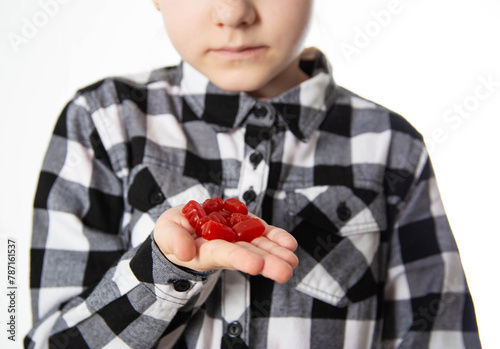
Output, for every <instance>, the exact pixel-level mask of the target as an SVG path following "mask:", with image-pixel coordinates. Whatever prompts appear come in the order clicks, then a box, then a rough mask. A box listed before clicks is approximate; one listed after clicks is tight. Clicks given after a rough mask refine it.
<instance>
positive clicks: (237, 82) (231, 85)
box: [211, 76, 267, 93]
mask: <svg viewBox="0 0 500 349" xmlns="http://www.w3.org/2000/svg"><path fill="white" fill-rule="evenodd" d="M211 81H212V83H213V84H214V85H216V86H217V87H219V88H221V89H223V90H226V91H229V92H247V93H251V92H252V91H256V90H259V89H261V88H262V87H263V86H265V84H266V82H267V81H261V80H259V79H256V78H255V76H250V77H249V76H231V77H225V78H220V76H219V78H216V79H211Z"/></svg>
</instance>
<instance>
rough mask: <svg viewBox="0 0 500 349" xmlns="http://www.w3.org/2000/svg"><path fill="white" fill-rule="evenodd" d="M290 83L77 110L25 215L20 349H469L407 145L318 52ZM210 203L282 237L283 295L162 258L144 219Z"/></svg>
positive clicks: (436, 228) (468, 326) (445, 235)
mask: <svg viewBox="0 0 500 349" xmlns="http://www.w3.org/2000/svg"><path fill="white" fill-rule="evenodd" d="M301 67H302V69H303V70H304V71H305V72H307V73H308V74H309V75H310V76H311V78H310V79H309V80H307V81H305V82H303V83H302V84H300V85H299V86H296V87H294V88H292V89H291V90H289V91H287V92H285V93H283V94H282V95H280V96H278V97H276V98H272V99H268V100H257V99H254V98H252V97H250V96H249V95H247V94H245V93H230V92H226V91H222V90H221V89H219V88H217V87H216V86H214V85H213V84H212V83H210V82H209V81H208V80H207V78H206V77H204V76H203V75H201V74H200V73H199V72H197V71H195V70H194V69H193V68H192V67H191V66H189V65H188V64H186V63H182V64H180V65H179V66H175V67H170V68H165V69H159V70H156V71H154V72H152V73H150V74H148V75H147V76H145V77H143V78H140V77H137V76H135V77H132V78H109V79H104V80H103V81H100V82H98V83H96V84H94V85H92V86H89V87H87V88H85V89H83V90H80V91H79V92H78V93H77V94H76V96H75V98H74V99H73V100H72V101H71V102H70V103H69V104H68V105H67V106H66V108H65V109H64V111H63V112H62V115H61V117H60V119H59V121H58V122H57V125H56V127H55V130H54V135H53V137H52V139H51V141H50V145H49V148H48V152H47V155H46V158H45V161H44V164H43V169H42V172H41V175H40V180H39V186H38V190H37V194H36V198H35V210H34V231H33V239H32V250H31V288H32V303H33V317H34V321H35V324H34V327H33V329H32V331H31V332H30V333H29V334H28V336H27V337H26V339H25V346H26V347H28V348H46V347H49V348H134V349H139V348H155V347H158V348H172V347H175V348H246V347H248V348H273V349H274V348H287V349H288V348H345V349H364V348H366V349H368V348H419V349H423V348H439V349H442V348H453V349H460V348H479V347H480V343H479V338H478V333H477V327H476V319H475V314H474V307H473V303H472V300H471V296H470V294H469V291H468V287H467V283H466V279H465V277H464V274H463V270H462V266H461V262H460V257H459V254H458V251H457V246H456V244H455V241H454V239H453V236H452V233H451V231H450V228H449V225H448V222H447V218H446V215H445V211H444V209H443V206H442V203H441V200H440V196H439V193H438V189H437V186H436V180H435V177H434V173H433V170H432V167H431V164H430V161H429V158H428V156H427V153H426V149H425V147H424V143H423V141H422V137H421V136H420V134H419V133H418V132H416V131H415V130H414V129H413V128H412V127H411V126H410V125H409V124H408V123H407V122H406V121H405V120H404V119H403V118H402V117H400V116H398V115H396V114H394V113H393V112H391V111H389V110H387V109H385V108H383V107H381V106H379V105H376V104H374V103H372V102H370V101H367V100H365V99H363V98H360V97H359V96H357V95H355V94H353V93H351V92H349V91H347V90H345V89H343V88H342V87H340V86H337V85H335V83H334V81H333V79H332V76H331V73H330V69H329V65H328V62H327V61H326V59H325V57H324V56H323V55H322V53H321V52H317V53H316V58H315V59H313V60H308V61H307V60H303V61H302V62H301ZM214 196H221V197H222V198H228V197H238V198H240V199H241V200H244V201H246V202H247V203H248V206H249V209H250V211H252V212H254V213H256V214H258V215H260V216H261V217H262V218H264V219H265V220H266V221H267V222H268V223H270V224H273V225H276V226H279V227H282V228H284V229H286V230H287V231H289V232H290V233H291V234H293V235H294V236H295V238H296V239H297V241H298V242H299V248H298V250H297V251H296V253H297V255H298V258H299V260H300V265H299V266H298V268H297V269H296V270H295V272H294V275H293V276H292V278H291V279H290V280H289V281H288V282H287V283H285V284H278V283H275V282H273V281H271V280H269V279H266V278H264V277H261V276H249V275H245V274H243V273H240V272H236V271H218V272H213V273H194V272H193V271H190V270H186V269H180V268H178V267H176V266H175V265H172V264H171V263H170V262H169V261H168V260H166V259H165V258H164V256H163V255H162V254H161V252H160V251H159V249H158V247H157V246H156V245H155V243H154V241H152V235H151V232H152V229H153V227H154V224H155V221H156V219H157V218H158V217H159V215H160V214H161V213H162V212H164V211H165V210H167V209H168V208H170V207H172V206H176V205H179V204H183V203H186V202H187V201H188V200H191V199H194V200H198V201H203V200H204V199H206V198H209V197H214Z"/></svg>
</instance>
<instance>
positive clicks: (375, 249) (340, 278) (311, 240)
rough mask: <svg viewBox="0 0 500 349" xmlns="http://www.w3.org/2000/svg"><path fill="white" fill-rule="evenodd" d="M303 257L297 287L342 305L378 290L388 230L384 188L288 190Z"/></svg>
mask: <svg viewBox="0 0 500 349" xmlns="http://www.w3.org/2000/svg"><path fill="white" fill-rule="evenodd" d="M287 201H288V207H289V209H290V212H289V214H290V215H291V216H292V217H293V218H294V221H295V224H294V227H293V229H292V230H291V233H292V234H293V235H294V236H295V237H296V239H297V241H298V243H299V247H298V249H297V252H296V253H297V255H298V258H299V261H300V264H299V266H298V267H297V269H296V270H295V271H294V275H293V277H292V279H291V280H290V282H291V283H292V285H293V287H295V289H296V290H298V291H300V292H302V293H305V294H307V295H309V296H311V297H314V298H317V299H320V300H322V301H324V302H326V303H329V304H331V305H334V306H337V307H339V306H340V307H341V306H345V305H347V304H349V303H350V302H357V301H361V300H364V299H367V298H370V297H372V296H374V295H376V292H377V285H378V283H379V280H378V272H377V267H378V263H377V254H378V253H379V247H380V233H381V231H383V230H385V229H386V219H385V206H384V200H383V195H382V194H381V190H379V189H378V188H377V187H372V188H350V187H347V186H321V187H309V188H302V189H296V190H294V191H293V192H291V193H287Z"/></svg>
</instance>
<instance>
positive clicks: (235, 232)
mask: <svg viewBox="0 0 500 349" xmlns="http://www.w3.org/2000/svg"><path fill="white" fill-rule="evenodd" d="M182 213H183V214H184V216H185V217H186V218H187V219H188V220H189V224H191V226H192V227H194V228H195V230H196V235H197V236H198V237H202V238H204V239H207V240H214V239H223V240H226V241H229V242H235V241H246V242H251V241H252V240H253V239H255V238H257V237H259V236H261V235H262V234H263V233H264V231H265V230H266V227H265V225H264V224H263V223H262V221H261V220H260V219H258V218H252V217H250V216H249V215H248V208H247V206H246V205H245V204H244V203H243V202H241V201H240V200H238V199H236V198H231V199H227V200H226V201H224V202H223V201H222V199H221V198H220V197H215V198H212V199H207V200H205V202H203V205H200V204H199V203H198V202H196V201H195V200H191V201H189V202H188V203H187V204H186V205H185V206H184V207H183V208H182Z"/></svg>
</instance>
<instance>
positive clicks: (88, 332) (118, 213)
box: [24, 96, 218, 348]
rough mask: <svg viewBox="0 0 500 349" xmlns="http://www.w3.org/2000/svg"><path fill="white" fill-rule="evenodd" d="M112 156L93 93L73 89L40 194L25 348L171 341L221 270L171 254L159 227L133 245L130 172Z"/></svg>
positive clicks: (134, 345) (48, 157)
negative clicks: (127, 191) (177, 260)
mask: <svg viewBox="0 0 500 349" xmlns="http://www.w3.org/2000/svg"><path fill="white" fill-rule="evenodd" d="M112 162H113V161H112V159H110V157H109V156H108V155H107V154H106V150H105V148H104V146H103V144H102V142H101V141H100V137H99V134H98V132H97V131H96V127H95V126H94V124H93V122H92V117H91V113H90V111H89V110H88V108H87V107H86V103H85V99H84V98H83V97H82V96H79V97H77V98H75V99H74V100H73V101H72V102H70V103H69V104H68V105H67V106H66V108H65V109H64V110H63V112H62V114H61V116H60V118H59V120H58V122H57V124H56V127H55V129H54V134H53V136H52V138H51V140H50V144H49V148H48V150H47V153H46V156H45V159H44V163H43V167H42V171H41V174H40V177H39V183H38V188H37V192H36V196H35V203H34V217H33V232H32V241H31V271H30V289H31V296H32V312H33V322H34V326H33V328H32V329H31V331H30V332H29V333H28V334H27V336H26V337H25V340H24V346H25V347H26V348H46V347H49V348H52V347H68V348H108V347H113V348H116V347H119V348H151V347H155V346H156V344H157V343H158V341H159V339H160V338H162V343H165V344H167V346H168V343H171V344H172V345H173V343H175V341H176V340H177V338H178V337H179V336H180V335H181V333H182V329H183V327H184V325H185V323H186V322H187V321H188V320H189V318H190V316H191V314H192V313H193V312H194V311H196V309H197V308H198V307H199V306H200V305H201V304H202V302H203V301H204V299H205V298H206V295H208V293H209V292H210V290H211V286H213V283H214V280H216V279H217V275H218V274H217V273H195V272H191V271H189V270H184V269H180V268H178V267H176V266H175V265H173V264H172V263H170V262H169V261H168V260H167V259H166V258H165V256H163V254H162V253H161V252H160V250H159V248H158V247H157V246H156V244H155V242H154V240H153V239H152V235H150V236H149V237H148V238H147V239H146V240H145V241H144V242H143V243H142V244H141V245H139V246H137V247H136V248H133V249H129V246H130V243H129V240H130V234H129V232H128V231H127V224H126V214H125V213H124V212H125V211H126V202H125V195H124V193H123V191H124V190H123V188H124V185H123V181H124V179H123V177H121V176H123V174H122V175H120V174H117V173H116V171H115V170H113V164H112ZM146 333H147V335H146Z"/></svg>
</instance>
